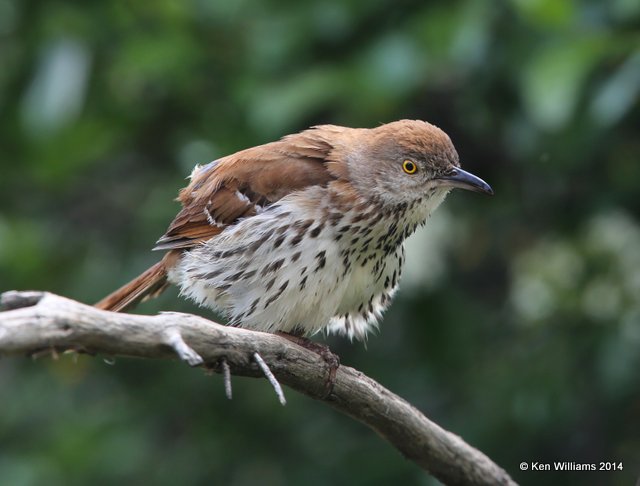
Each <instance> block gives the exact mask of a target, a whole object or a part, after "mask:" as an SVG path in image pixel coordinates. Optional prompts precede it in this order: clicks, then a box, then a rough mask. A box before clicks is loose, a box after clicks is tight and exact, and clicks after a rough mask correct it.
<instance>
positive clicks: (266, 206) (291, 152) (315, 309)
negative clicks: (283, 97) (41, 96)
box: [95, 120, 493, 341]
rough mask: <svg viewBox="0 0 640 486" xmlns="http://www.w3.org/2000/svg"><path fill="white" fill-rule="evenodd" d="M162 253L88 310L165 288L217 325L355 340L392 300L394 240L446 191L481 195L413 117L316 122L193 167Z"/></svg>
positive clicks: (400, 241)
mask: <svg viewBox="0 0 640 486" xmlns="http://www.w3.org/2000/svg"><path fill="white" fill-rule="evenodd" d="M189 179H190V182H189V184H188V185H187V186H186V187H184V188H183V189H181V190H180V192H179V196H178V201H179V202H180V203H181V204H182V208H181V209H180V211H179V212H178V214H177V216H176V217H175V219H173V221H172V222H171V223H170V225H169V227H168V229H167V231H166V232H165V234H164V235H163V236H162V237H161V238H160V239H159V240H158V241H157V242H156V245H155V247H154V248H153V250H155V251H163V252H165V254H164V256H163V257H162V259H161V260H160V261H159V262H158V263H156V264H155V265H153V266H151V267H150V268H149V269H148V270H146V271H145V272H143V273H142V274H141V275H139V276H138V277H136V278H135V279H133V280H132V281H131V282H129V283H127V284H126V285H124V286H123V287H121V288H120V289H118V290H116V291H115V292H113V293H112V294H110V295H108V296H107V297H105V298H104V299H102V300H101V301H100V302H98V303H97V304H95V305H96V307H98V308H100V309H104V310H111V311H124V310H126V309H128V308H130V307H132V306H133V305H135V304H137V303H138V302H140V301H142V300H144V299H147V298H151V297H155V296H157V295H158V294H159V293H160V292H162V291H163V290H164V289H165V288H166V287H167V286H168V285H169V284H174V285H176V286H177V287H178V288H179V290H180V294H181V295H183V296H186V297H187V298H189V299H192V300H193V301H195V302H196V303H197V304H199V305H201V306H205V307H208V308H211V309H213V310H215V311H218V312H220V313H222V314H223V315H224V316H225V317H226V318H227V321H228V324H229V325H232V326H238V327H242V328H247V329H252V330H257V331H263V332H270V333H285V334H290V335H293V336H302V337H305V338H308V337H309V336H312V335H314V334H316V333H318V332H320V331H322V332H325V333H326V334H330V333H335V334H339V335H343V336H346V337H347V338H349V339H351V340H354V339H356V340H361V341H362V340H365V339H366V337H367V335H368V334H369V333H370V332H371V331H373V330H375V329H377V327H378V324H379V321H380V320H381V317H382V313H383V311H384V310H385V309H386V308H387V307H388V306H389V304H390V303H391V301H392V298H393V296H394V294H395V293H396V291H397V289H398V285H399V281H400V277H401V274H402V268H403V265H404V262H405V250H404V242H405V240H406V239H407V237H409V236H410V235H411V234H412V233H414V232H415V231H416V229H417V228H418V227H419V226H421V225H424V224H425V222H426V221H427V219H428V218H429V216H430V215H431V214H432V213H433V211H434V210H435V209H436V208H437V207H438V206H439V205H440V204H441V203H442V202H443V201H444V199H445V197H446V196H447V194H448V193H449V192H450V191H451V190H452V189H453V188H461V189H466V190H470V191H475V192H479V193H484V194H488V195H492V194H493V190H492V189H491V187H490V186H489V185H488V184H487V183H486V182H485V181H483V180H482V179H480V178H479V177H477V176H475V175H473V174H471V173H469V172H467V171H465V170H463V169H462V168H461V167H460V162H459V156H458V153H457V152H456V149H455V148H454V145H453V143H452V141H451V139H450V138H449V136H448V135H447V134H446V133H445V132H444V131H442V130H441V129H440V128H438V127H436V126H435V125H432V124H430V123H428V122H426V121H422V120H399V121H394V122H390V123H387V124H382V125H379V126H377V127H374V128H348V127H342V126H337V125H318V126H314V127H311V128H309V129H306V130H304V131H301V132H299V133H295V134H292V135H287V136H284V137H283V138H281V139H280V140H277V141H274V142H270V143H266V144H264V145H259V146H256V147H252V148H248V149H245V150H242V151H239V152H237V153H234V154H232V155H228V156H226V157H222V158H220V159H217V160H214V161H213V162H210V163H208V164H206V165H203V166H198V165H196V167H195V168H194V169H193V171H192V173H191V175H190V176H189Z"/></svg>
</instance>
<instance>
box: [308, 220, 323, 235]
mask: <svg viewBox="0 0 640 486" xmlns="http://www.w3.org/2000/svg"><path fill="white" fill-rule="evenodd" d="M322 228H324V224H323V223H320V224H319V225H318V226H316V227H315V228H313V229H312V230H311V231H310V232H309V236H311V238H316V237H317V236H318V235H319V234H320V232H321V231H322Z"/></svg>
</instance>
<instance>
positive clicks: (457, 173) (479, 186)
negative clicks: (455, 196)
mask: <svg viewBox="0 0 640 486" xmlns="http://www.w3.org/2000/svg"><path fill="white" fill-rule="evenodd" d="M436 181H439V182H440V184H442V185H443V186H449V187H459V188H460V189H466V190H467V191H473V192H481V193H482V194H488V195H489V196H493V189H491V186H490V185H489V184H487V183H486V182H485V181H483V180H482V179H480V178H479V177H477V176H474V175H473V174H472V173H470V172H467V171H466V170H462V169H460V168H458V167H456V168H455V169H453V170H452V171H451V172H450V173H449V174H447V175H446V176H442V177H438V178H437V179H436Z"/></svg>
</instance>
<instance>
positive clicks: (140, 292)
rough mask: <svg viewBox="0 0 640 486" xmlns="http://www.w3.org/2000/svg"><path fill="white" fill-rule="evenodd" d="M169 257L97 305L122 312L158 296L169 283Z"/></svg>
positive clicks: (104, 308) (103, 308)
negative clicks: (167, 261)
mask: <svg viewBox="0 0 640 486" xmlns="http://www.w3.org/2000/svg"><path fill="white" fill-rule="evenodd" d="M166 260H167V258H166V257H165V258H163V259H162V260H161V261H159V262H158V263H156V264H155V265H153V266H152V267H150V268H148V269H147V270H146V271H145V272H144V273H142V274H140V275H138V276H137V277H136V278H134V279H133V280H132V281H131V282H129V283H128V284H125V285H123V286H122V287H120V288H119V289H118V290H116V291H115V292H112V293H110V294H109V295H107V296H106V297H105V298H104V299H102V300H101V301H100V302H98V303H97V304H95V307H97V308H98V309H102V310H109V311H113V312H120V311H124V310H127V309H128V308H129V307H132V306H134V305H135V304H137V303H138V302H140V301H142V300H145V299H148V298H152V297H156V296H158V295H159V294H160V293H162V291H163V290H164V289H165V288H167V286H168V285H169V284H168V282H167V267H166Z"/></svg>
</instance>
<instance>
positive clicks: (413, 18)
mask: <svg viewBox="0 0 640 486" xmlns="http://www.w3.org/2000/svg"><path fill="white" fill-rule="evenodd" d="M639 26H640V4H639V3H638V2H637V1H635V0H611V1H607V2H599V1H595V0H592V1H583V2H577V1H576V2H574V1H569V0H567V1H556V0H511V1H506V0H505V1H491V0H479V1H470V0H469V1H462V2H444V1H430V2H419V1H411V0H400V1H391V0H372V1H367V2H356V1H343V2H340V1H337V0H333V1H332V0H329V1H327V0H323V1H311V2H293V1H275V0H269V1H261V2H260V1H257V0H244V1H236V2H224V1H214V0H189V1H187V0H184V1H178V0H158V1H155V2H122V1H115V0H114V1H105V2H70V1H69V2H64V1H28V0H25V1H18V0H0V66H1V67H0V290H7V289H46V290H50V291H53V292H57V293H60V294H63V295H66V296H69V297H72V298H76V299H79V300H82V301H86V302H93V301H95V300H97V299H98V298H100V297H102V296H103V295H105V294H106V293H107V292H109V291H111V290H112V289H114V288H115V287H116V286H119V285H120V284H122V283H124V282H125V281H127V279H129V278H131V277H133V276H134V275H136V274H137V273H138V272H140V271H141V270H143V269H144V268H146V266H147V265H149V264H150V263H152V262H154V261H155V258H157V255H156V254H152V253H151V252H150V251H149V248H150V247H151V246H152V244H153V243H154V241H155V239H156V238H157V237H158V236H159V235H161V234H162V233H163V232H164V230H165V228H166V226H167V224H168V222H169V221H170V219H171V218H172V217H173V215H174V214H175V212H176V210H177V205H176V204H175V203H173V202H171V200H172V198H173V197H175V195H176V193H177V190H178V189H179V188H180V187H181V186H182V185H184V183H185V182H184V177H185V176H186V175H187V174H188V173H189V172H190V170H191V168H192V166H193V165H194V164H195V163H205V162H208V161H209V160H213V159H215V158H217V157H219V156H222V155H225V154H228V153H232V152H235V151H237V150H239V149H242V148H245V147H248V146H252V145H256V144H259V143H263V142H267V141H270V140H273V139H275V138H278V137H280V136H282V135H284V134H286V133H290V132H293V131H297V130H300V129H303V128H306V127H307V126H310V125H313V124H318V123H336V124H344V125H350V126H368V127H371V126H376V125H378V124H379V123H381V122H387V121H392V120H395V119H399V118H420V119H425V120H428V121H431V122H433V123H435V124H437V125H438V126H440V127H442V128H443V129H445V130H446V131H447V132H448V133H449V134H450V135H451V137H452V139H453V140H454V143H455V144H456V146H457V148H458V151H459V152H460V155H461V160H462V162H463V165H464V167H465V168H467V169H469V170H471V171H472V172H474V173H477V174H478V175H480V176H481V177H483V178H484V179H486V180H487V181H489V182H490V183H491V184H492V186H493V187H494V189H495V192H496V196H495V197H493V198H483V197H480V196H477V195H474V194H468V193H461V192H456V193H454V194H453V195H451V196H450V197H449V200H448V201H447V203H446V204H445V208H443V209H441V210H439V212H438V213H436V215H435V216H434V218H433V221H431V222H430V223H429V224H428V225H427V227H426V229H425V230H424V233H422V234H420V235H418V236H417V237H416V238H415V239H414V240H412V242H411V243H410V255H409V266H410V267H411V268H410V270H411V271H410V272H409V274H408V275H407V277H406V279H405V282H404V283H403V285H402V286H401V289H402V290H401V291H400V293H399V296H398V298H397V299H396V302H395V303H394V305H393V307H392V309H391V310H390V311H389V312H388V313H387V315H386V317H385V320H384V322H383V324H382V326H381V330H380V333H379V334H378V335H375V336H372V337H371V338H370V340H369V342H368V345H367V349H365V347H364V346H363V345H362V344H358V343H354V344H350V343H348V342H344V340H341V339H335V338H330V339H328V342H329V343H330V344H331V346H332V347H333V348H334V350H336V351H337V352H338V353H339V354H340V355H341V356H342V360H343V362H344V363H346V364H349V365H352V366H355V367H357V368H359V369H361V370H362V371H364V372H365V373H367V374H369V375H370V376H372V377H374V378H376V379H377V380H379V381H380V382H382V383H383V384H385V385H386V386H388V387H389V388H390V389H392V390H393V391H395V392H397V393H399V394H400V395H401V396H404V397H406V398H407V399H408V400H409V401H411V402H412V403H414V404H415V405H416V406H417V407H419V408H420V409H421V410H423V411H424V412H425V413H426V414H427V415H428V416H430V417H431V418H433V419H434V420H436V421H437V422H438V423H440V424H442V425H443V426H444V427H446V428H448V429H450V430H452V431H454V432H456V433H458V434H460V435H461V436H462V437H463V438H465V439H466V440H467V441H469V442H470V443H471V444H473V445H475V446H477V447H479V448H480V449H481V450H483V451H484V452H486V453H487V454H488V455H489V456H491V457H492V458H493V459H494V460H496V461H497V462H498V463H499V464H501V465H502V466H503V467H505V468H506V469H507V470H508V471H509V472H510V473H511V474H512V475H513V477H514V478H515V479H516V480H518V481H519V482H521V483H522V484H540V483H541V482H544V483H545V484H563V485H564V484H631V483H632V481H634V480H635V478H636V477H637V475H638V472H639V470H640V373H638V370H639V369H640V299H639V296H640V224H639V221H638V215H639V214H640V197H639V196H640V194H639V189H638V188H639V187H640V160H639V156H640V136H639V135H640V134H639V132H638V127H640V110H639V109H638V105H639V103H638V98H639V90H640V47H639V46H640V30H639ZM163 309H164V310H179V311H195V312H199V313H202V314H204V315H207V316H210V314H209V313H208V311H205V310H201V309H195V308H194V307H192V306H191V305H190V304H189V303H187V302H184V301H183V300H180V299H178V298H177V295H176V292H175V290H174V291H172V292H168V293H167V294H166V295H164V296H163V297H162V298H161V299H159V300H157V301H155V302H150V303H148V304H145V305H143V306H141V307H140V308H139V309H138V311H139V312H145V313H155V312H157V311H158V310H163ZM234 386H235V395H234V399H233V401H231V402H228V401H226V400H225V399H224V393H223V387H222V383H221V380H220V378H219V377H218V376H206V375H204V374H203V373H201V372H199V371H194V370H191V369H188V368H187V367H186V366H184V365H181V364H179V363H175V362H170V363H163V362H144V361H140V360H125V359H118V360H116V361H115V362H111V361H109V360H105V361H103V360H102V359H94V358H87V357H79V358H78V359H77V360H76V359H73V358H72V357H68V356H63V357H61V358H60V359H58V360H56V361H54V360H51V359H50V358H42V359H39V360H37V361H32V360H29V359H16V358H12V359H3V360H2V361H0V395H1V396H2V400H1V404H0V483H2V484H7V485H38V484H50V485H58V484H60V485H62V484H65V485H74V484H78V485H79V484H89V483H91V484H114V483H116V482H122V481H124V482H125V483H142V482H144V483H151V484H160V485H164V484H167V485H168V484H178V483H180V484H218V483H220V484H232V485H249V484H269V485H279V484H302V483H303V482H304V483H305V484H308V485H311V484H328V483H332V484H349V485H359V484H389V483H391V482H392V481H393V482H395V483H396V484H432V483H433V480H432V479H429V478H428V477H426V476H425V475H424V474H423V473H422V472H421V471H420V470H418V468H417V467H416V466H414V465H413V464H412V463H411V462H408V461H406V460H404V459H403V458H402V457H400V455H399V454H398V453H397V452H396V451H395V450H393V449H392V448H391V447H390V446H389V445H388V444H386V443H384V442H383V441H382V440H380V439H379V438H378V437H377V436H376V435H375V434H374V433H372V432H370V431H369V430H367V429H365V428H364V427H363V426H361V425H359V424H357V423H353V422H352V421H351V420H349V419H347V418H345V417H342V416H339V415H338V414H337V413H335V412H334V411H333V410H331V409H329V408H328V407H326V406H323V405H321V404H317V403H314V402H312V401H311V400H309V399H307V398H305V397H301V396H298V395H296V394H295V393H293V392H292V391H290V390H288V392H287V396H288V399H289V404H288V405H287V407H286V408H282V407H280V406H279V405H278V403H277V401H276V399H275V397H274V396H273V393H272V391H271V390H270V388H269V386H268V384H267V383H266V382H264V381H256V380H248V379H240V378H238V379H235V380H234ZM521 461H528V462H532V461H540V462H553V461H573V462H579V463H590V462H594V463H598V462H599V461H616V462H623V465H624V471H622V472H620V471H617V472H610V473H602V474H596V473H584V472H574V473H551V472H547V473H544V472H537V473H536V472H532V471H529V472H521V471H519V468H518V464H519V463H520V462H521Z"/></svg>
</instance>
